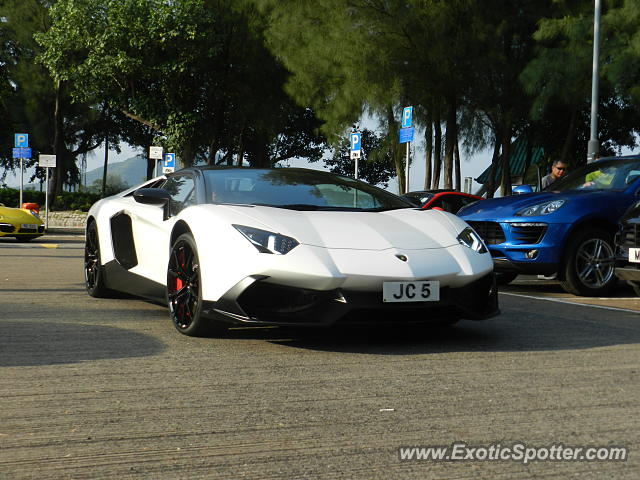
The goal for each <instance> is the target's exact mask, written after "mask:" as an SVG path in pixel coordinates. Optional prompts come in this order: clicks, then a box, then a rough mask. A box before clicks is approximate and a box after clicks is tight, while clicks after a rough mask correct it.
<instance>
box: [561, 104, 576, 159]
mask: <svg viewBox="0 0 640 480" xmlns="http://www.w3.org/2000/svg"><path fill="white" fill-rule="evenodd" d="M577 119H578V105H577V104H575V103H574V104H573V107H572V109H571V118H570V119H569V125H568V126H567V136H566V137H565V139H564V144H563V145H562V153H561V154H560V158H559V160H560V161H562V162H564V163H569V162H568V160H567V158H568V156H569V152H570V151H571V150H570V149H571V146H572V145H573V141H574V138H575V136H576V132H575V130H576V121H577Z"/></svg>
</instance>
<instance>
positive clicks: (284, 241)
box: [233, 225, 300, 255]
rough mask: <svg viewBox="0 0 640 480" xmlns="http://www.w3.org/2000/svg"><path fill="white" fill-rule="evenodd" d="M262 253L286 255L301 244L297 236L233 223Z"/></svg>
mask: <svg viewBox="0 0 640 480" xmlns="http://www.w3.org/2000/svg"><path fill="white" fill-rule="evenodd" d="M233 227H234V228H235V229H236V230H238V231H239V232H240V233H241V234H242V235H243V236H244V238H246V239H247V240H249V241H250V242H251V243H252V244H253V246H254V247H256V248H257V249H258V251H259V252H261V253H275V254H276V255H285V254H287V253H289V252H290V251H291V250H293V249H294V248H295V247H297V246H298V245H300V244H299V243H298V241H297V240H296V239H295V238H291V237H287V236H286V235H280V234H279V233H274V232H269V231H267V230H260V229H259V228H253V227H247V226H245V225H233Z"/></svg>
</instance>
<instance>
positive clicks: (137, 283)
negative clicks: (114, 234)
mask: <svg viewBox="0 0 640 480" xmlns="http://www.w3.org/2000/svg"><path fill="white" fill-rule="evenodd" d="M103 267H104V273H105V277H106V282H105V283H106V284H107V288H109V289H111V290H116V291H118V292H123V293H128V294H130V295H135V296H137V297H143V298H146V299H148V300H153V301H154V302H158V303H161V304H163V305H166V303H167V299H166V287H165V286H164V285H162V284H160V283H157V282H154V281H153V280H149V279H148V278H145V277H143V276H141V275H136V274H135V273H131V272H130V271H128V270H126V269H124V268H123V267H122V266H121V265H120V264H119V263H118V262H117V261H116V260H112V261H110V262H108V263H105V264H104V265H103Z"/></svg>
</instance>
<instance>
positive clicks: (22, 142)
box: [14, 133, 29, 148]
mask: <svg viewBox="0 0 640 480" xmlns="http://www.w3.org/2000/svg"><path fill="white" fill-rule="evenodd" d="M28 146H29V134H28V133H16V135H15V145H14V147H16V148H27V147H28Z"/></svg>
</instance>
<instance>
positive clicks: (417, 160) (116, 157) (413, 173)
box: [6, 142, 491, 193]
mask: <svg viewBox="0 0 640 480" xmlns="http://www.w3.org/2000/svg"><path fill="white" fill-rule="evenodd" d="M418 143H419V142H414V143H413V144H412V147H411V149H412V151H413V152H414V155H415V157H414V158H413V159H412V164H411V168H410V169H409V187H410V188H409V190H410V191H414V190H423V188H424V174H425V165H424V151H423V150H422V148H420V147H419V146H416V144H418ZM120 147H121V150H122V152H121V153H120V154H117V153H116V152H115V151H113V150H110V151H109V164H112V163H117V162H123V161H125V160H127V159H129V158H131V157H133V156H135V155H138V154H142V153H144V152H143V151H142V149H135V148H132V147H131V146H129V145H127V144H122V145H121V146H120ZM363 148H365V146H363ZM490 162H491V154H490V152H488V151H487V152H481V153H479V154H477V155H475V156H473V157H470V158H467V159H463V160H462V162H461V165H460V169H461V174H462V177H463V178H464V177H473V178H476V177H477V176H478V175H480V174H481V173H482V171H483V170H484V169H485V168H487V167H488V166H489V163H490ZM103 164H104V148H97V149H96V150H94V152H93V153H90V154H89V155H88V156H87V171H90V170H93V169H95V168H99V167H102V166H103ZM287 164H288V165H289V166H292V167H307V168H312V169H316V170H324V169H325V167H324V163H323V162H322V161H320V162H316V163H311V164H310V163H308V162H306V161H305V160H300V159H298V160H291V161H289V162H287ZM16 173H17V174H16V175H8V176H7V180H6V182H7V184H8V185H9V186H12V187H14V188H18V187H19V185H20V176H19V173H18V172H16ZM29 176H30V174H29V172H27V171H25V173H24V182H25V185H27V182H28V180H29ZM461 184H462V185H463V186H464V181H462V182H461ZM473 185H474V186H473V188H472V191H476V190H477V189H478V188H479V187H480V185H479V184H477V183H475V182H474V184H473ZM387 190H389V191H391V192H393V193H398V183H397V181H396V180H395V179H392V180H391V181H390V182H389V186H388V188H387Z"/></svg>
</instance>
